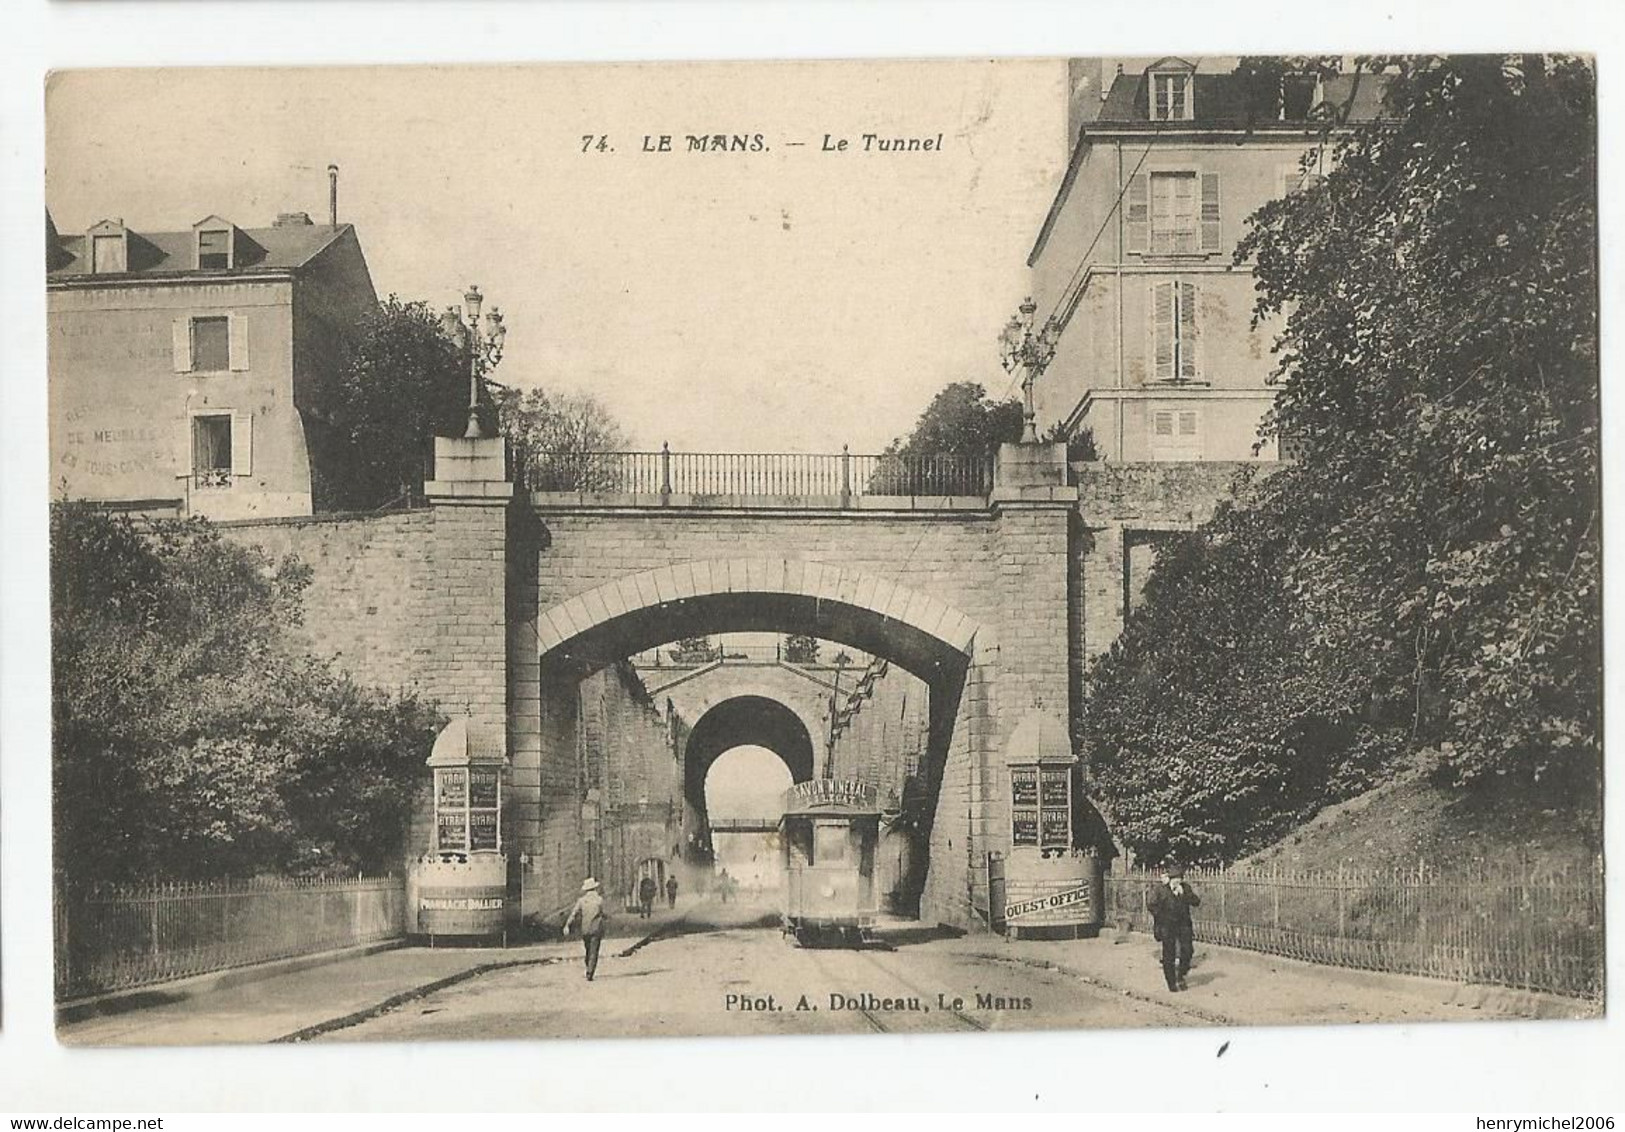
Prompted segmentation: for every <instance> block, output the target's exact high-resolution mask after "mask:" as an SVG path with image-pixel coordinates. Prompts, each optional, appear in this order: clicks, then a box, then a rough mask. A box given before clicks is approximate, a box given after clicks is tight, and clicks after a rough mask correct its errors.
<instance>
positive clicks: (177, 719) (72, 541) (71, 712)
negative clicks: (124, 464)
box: [51, 505, 440, 882]
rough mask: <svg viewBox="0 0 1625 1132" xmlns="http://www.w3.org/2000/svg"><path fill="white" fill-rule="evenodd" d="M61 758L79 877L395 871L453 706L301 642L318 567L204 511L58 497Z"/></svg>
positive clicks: (70, 859)
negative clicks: (160, 510)
mask: <svg viewBox="0 0 1625 1132" xmlns="http://www.w3.org/2000/svg"><path fill="white" fill-rule="evenodd" d="M51 541H52V577H51V581H52V608H51V615H52V658H51V659H52V678H53V683H54V689H53V690H54V695H53V699H52V717H53V734H52V756H53V765H54V772H55V773H54V778H53V792H54V799H55V806H54V809H55V843H56V853H57V868H58V871H59V872H60V873H61V874H62V875H63V876H64V877H65V878H66V879H68V880H69V881H70V882H88V881H121V880H132V879H138V878H152V877H165V878H184V877H212V876H223V875H242V874H252V873H258V872H295V873H307V872H325V871H331V870H334V869H341V870H350V869H355V868H369V869H377V868H385V867H390V866H392V865H394V864H395V863H396V862H398V860H399V859H400V853H401V849H402V844H401V841H402V836H403V834H404V831H405V827H406V820H407V817H408V815H409V812H410V807H411V805H412V802H413V799H414V797H415V795H416V792H417V790H418V788H419V786H420V784H421V781H422V773H423V771H422V764H423V759H424V758H425V757H426V754H427V751H428V749H429V744H430V743H431V742H432V739H433V735H434V731H435V728H436V726H437V725H438V723H439V722H440V719H439V717H438V716H437V715H436V714H435V713H434V712H433V711H431V710H430V709H429V708H428V707H426V706H425V705H423V704H421V703H419V702H418V701H416V700H415V699H413V698H412V697H409V696H389V695H385V694H383V693H380V692H376V691H372V690H369V689H366V688H362V687H360V686H358V685H357V684H355V683H354V682H353V681H351V680H350V679H348V678H347V677H345V676H343V675H341V674H339V673H336V672H334V671H333V670H332V669H330V668H329V667H328V666H327V665H325V664H323V663H321V662H318V661H316V660H314V659H312V658H310V657H307V656H301V655H299V654H298V652H297V650H296V649H295V648H293V647H292V645H291V642H290V641H289V639H288V632H287V628H288V626H290V625H294V624H297V621H298V618H299V603H300V595H301V593H302V591H303V589H304V586H305V585H306V583H307V581H308V577H309V571H308V570H307V569H306V568H305V567H303V566H302V565H300V564H299V563H298V562H297V561H295V560H293V559H291V558H287V559H283V560H282V561H281V562H277V563H273V562H270V561H268V560H267V559H266V558H265V557H264V556H263V555H262V554H260V553H258V552H257V551H255V550H252V549H249V548H246V547H243V546H240V545H237V544H235V543H231V542H228V541H226V540H224V539H222V538H221V537H220V536H219V534H218V532H217V531H216V530H214V529H213V528H212V527H211V526H210V525H209V524H208V523H207V522H205V521H204V520H201V519H191V520H185V521H175V520H169V521H159V522H155V523H152V524H150V525H149V526H146V527H137V526H136V525H135V524H134V523H132V522H131V521H130V520H128V519H123V518H112V517H109V516H107V515H106V514H104V513H101V512H98V511H94V510H90V509H87V508H84V507H76V506H72V505H58V506H56V507H54V508H53V510H52V515H51Z"/></svg>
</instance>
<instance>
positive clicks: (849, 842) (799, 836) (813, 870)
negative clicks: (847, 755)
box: [779, 779, 880, 945]
mask: <svg viewBox="0 0 1625 1132" xmlns="http://www.w3.org/2000/svg"><path fill="white" fill-rule="evenodd" d="M879 842H880V807H879V805H878V802H877V797H876V791H875V788H874V787H873V786H872V785H868V784H865V783H861V782H835V781H831V780H829V779H814V780H813V781H811V782H802V783H798V784H796V785H795V786H792V787H791V788H790V789H789V790H788V791H787V792H786V793H785V799H784V816H783V818H781V819H780V822H779V846H780V853H781V856H782V861H783V865H784V889H783V891H784V910H783V930H784V932H785V934H786V935H794V936H795V938H796V940H797V942H799V943H801V944H811V943H823V942H840V943H846V944H849V945H857V944H860V943H862V942H863V941H864V940H865V939H866V938H868V934H869V932H870V931H871V930H872V929H873V928H874V925H875V919H876V916H877V915H878V914H879V911H880V894H879V891H878V889H877V886H876V884H875V850H876V847H877V845H878V844H879Z"/></svg>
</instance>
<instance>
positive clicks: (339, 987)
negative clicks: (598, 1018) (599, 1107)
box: [57, 901, 699, 1046]
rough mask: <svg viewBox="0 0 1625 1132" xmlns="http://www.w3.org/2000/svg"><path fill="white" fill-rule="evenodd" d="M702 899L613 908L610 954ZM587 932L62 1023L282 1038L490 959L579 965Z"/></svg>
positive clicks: (390, 955)
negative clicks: (671, 905)
mask: <svg viewBox="0 0 1625 1132" xmlns="http://www.w3.org/2000/svg"><path fill="white" fill-rule="evenodd" d="M697 907H699V905H698V904H696V903H693V902H687V901H680V902H679V903H678V907H677V910H676V911H669V910H667V909H664V908H662V909H660V910H658V911H657V912H656V913H655V914H654V915H653V916H651V917H650V918H649V919H647V920H645V919H643V918H642V917H640V916H638V915H636V914H635V913H627V912H622V911H620V910H619V909H618V908H616V909H612V910H611V917H610V922H609V930H608V932H607V933H606V934H605V937H604V949H605V950H606V951H615V952H618V951H621V950H623V949H624V948H626V947H628V946H635V945H636V944H637V943H638V942H639V941H640V940H643V939H645V938H646V937H648V936H649V935H651V934H656V933H659V932H661V931H663V930H666V929H669V928H670V927H671V926H672V925H674V924H676V923H679V922H681V921H682V920H683V919H684V918H685V917H686V916H687V914H688V913H689V912H690V911H692V910H694V909H695V908H697ZM580 959H581V943H580V941H579V939H578V938H577V937H574V936H572V937H571V938H570V939H568V940H559V939H555V940H549V941H546V942H543V943H535V944H525V945H521V946H513V947H508V948H501V947H444V946H441V947H434V948H429V947H397V948H393V949H391V950H388V951H380V952H376V953H374V954H370V955H361V956H357V957H355V958H348V959H340V960H337V961H336V962H331V963H322V964H319V965H314V966H301V965H298V964H293V965H292V966H293V967H294V968H295V969H292V970H288V971H286V972H285V973H282V974H268V975H267V976H266V977H264V978H255V979H249V980H246V981H232V982H230V983H229V985H225V986H215V985H211V984H210V983H209V982H208V981H206V980H195V981H194V985H192V986H188V985H186V984H170V985H166V986H159V987H150V988H145V989H143V990H141V991H138V992H134V993H132V994H131V995H130V996H128V999H129V1001H128V1002H126V1003H125V1004H123V1006H122V1007H120V1006H119V1005H118V1004H113V1005H112V1008H111V1010H110V1011H109V1012H107V1013H103V1014H100V1015H98V1016H95V1017H89V1018H85V1019H83V1020H81V1021H74V1022H62V1023H59V1024H58V1026H57V1040H58V1041H60V1042H62V1043H63V1044H64V1045H76V1046H78V1045H85V1046H119V1045H154V1046H158V1045H206V1044H213V1043H231V1042H247V1043H260V1042H274V1041H276V1040H278V1039H280V1038H286V1037H288V1036H289V1035H292V1034H296V1033H298V1032H300V1031H302V1030H307V1029H310V1028H312V1027H315V1026H320V1025H322V1024H323V1023H328V1022H332V1021H335V1020H337V1019H340V1018H345V1017H348V1016H350V1015H353V1014H357V1013H361V1012H364V1011H369V1010H373V1009H375V1008H377V1007H378V1006H380V1005H381V1004H383V1003H385V1002H388V1001H390V1000H391V999H396V998H399V997H402V996H406V997H410V996H414V995H416V994H419V993H423V992H424V991H425V989H426V988H431V987H435V986H438V985H444V984H446V983H447V982H448V981H456V980H459V979H461V978H466V977H468V976H469V975H471V974H472V973H474V972H475V971H477V970H479V969H480V968H483V967H489V966H493V965H495V966H519V965H525V964H537V963H556V962H579V961H580Z"/></svg>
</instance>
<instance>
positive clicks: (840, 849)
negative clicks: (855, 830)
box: [813, 825, 850, 865]
mask: <svg viewBox="0 0 1625 1132" xmlns="http://www.w3.org/2000/svg"><path fill="white" fill-rule="evenodd" d="M849 836H850V832H849V831H848V829H847V827H846V826H844V825H820V826H815V827H814V829H813V863H814V864H816V865H838V864H840V863H841V862H843V861H845V860H846V843H847V838H848V837H849Z"/></svg>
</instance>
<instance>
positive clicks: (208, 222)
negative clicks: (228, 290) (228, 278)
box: [192, 216, 238, 271]
mask: <svg viewBox="0 0 1625 1132" xmlns="http://www.w3.org/2000/svg"><path fill="white" fill-rule="evenodd" d="M192 239H193V241H194V243H193V247H194V249H195V250H196V255H197V260H196V264H195V266H196V267H197V269H198V270H199V271H229V270H230V269H232V268H234V267H236V266H237V252H238V247H237V243H238V239H237V228H236V226H235V225H233V224H232V222H231V221H229V220H226V219H223V218H221V217H219V216H205V217H204V218H203V219H202V220H199V221H198V222H197V223H196V224H194V225H192Z"/></svg>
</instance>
